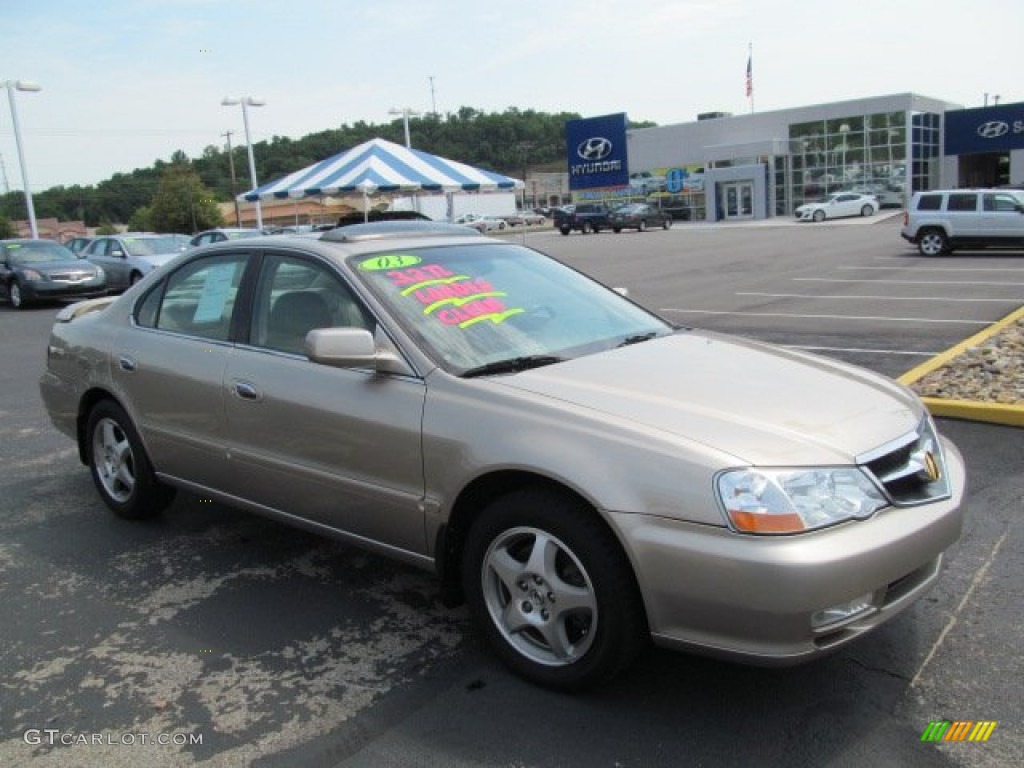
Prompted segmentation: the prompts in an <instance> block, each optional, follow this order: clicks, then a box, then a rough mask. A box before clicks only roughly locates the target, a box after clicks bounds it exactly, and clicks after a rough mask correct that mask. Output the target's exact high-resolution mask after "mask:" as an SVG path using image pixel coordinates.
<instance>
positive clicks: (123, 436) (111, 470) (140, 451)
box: [85, 400, 174, 520]
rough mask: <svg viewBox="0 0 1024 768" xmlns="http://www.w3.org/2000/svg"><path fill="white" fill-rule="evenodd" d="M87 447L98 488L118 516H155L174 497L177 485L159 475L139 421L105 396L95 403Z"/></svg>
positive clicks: (86, 442)
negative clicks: (138, 428)
mask: <svg viewBox="0 0 1024 768" xmlns="http://www.w3.org/2000/svg"><path fill="white" fill-rule="evenodd" d="M85 448H86V456H87V458H88V463H89V471H90V473H91V474H92V479H93V482H94V483H95V484H96V490H98V491H99V494H100V497H101V498H102V499H103V502H104V503H105V504H106V505H107V506H108V507H110V509H111V511H113V513H114V514H115V515H117V516H118V517H123V518H125V519H128V520H142V519H145V518H149V517H154V516H155V515H158V514H160V512H161V511H162V510H163V509H164V508H165V507H166V506H167V505H168V504H170V503H171V501H173V499H174V489H173V488H169V487H167V486H166V485H163V484H162V483H161V482H160V481H159V480H157V479H156V475H155V474H154V473H153V467H152V465H151V464H150V463H149V457H148V456H147V455H146V451H145V449H144V448H143V447H142V441H141V440H140V439H139V434H138V432H136V431H135V425H134V424H132V421H131V419H130V418H128V414H126V413H125V412H124V409H123V408H121V406H119V405H118V404H117V403H115V402H113V401H111V400H101V401H100V402H99V403H97V404H96V405H95V406H94V407H93V409H92V411H91V412H90V413H89V421H88V423H87V425H86V428H85Z"/></svg>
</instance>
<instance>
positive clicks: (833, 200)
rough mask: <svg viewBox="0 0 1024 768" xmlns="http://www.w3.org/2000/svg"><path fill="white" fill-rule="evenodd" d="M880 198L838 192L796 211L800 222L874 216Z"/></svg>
mask: <svg viewBox="0 0 1024 768" xmlns="http://www.w3.org/2000/svg"><path fill="white" fill-rule="evenodd" d="M879 207H880V206H879V204H878V198H877V197H875V196H874V195H864V194H861V193H859V192H836V193H835V194H832V195H829V196H828V197H827V198H825V199H824V200H822V201H820V202H817V203H806V204H804V205H801V206H800V207H799V208H797V209H796V218H797V220H798V221H824V220H825V219H839V218H843V217H844V216H874V215H875V214H876V213H878V209H879Z"/></svg>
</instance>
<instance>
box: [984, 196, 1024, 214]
mask: <svg viewBox="0 0 1024 768" xmlns="http://www.w3.org/2000/svg"><path fill="white" fill-rule="evenodd" d="M982 205H983V206H984V208H985V210H986V211H1000V212H1010V213H1016V212H1017V205H1018V203H1017V198H1015V197H1014V196H1013V195H1007V194H1002V193H987V194H985V195H983V197H982Z"/></svg>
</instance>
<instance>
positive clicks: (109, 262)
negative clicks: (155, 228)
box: [82, 232, 188, 291]
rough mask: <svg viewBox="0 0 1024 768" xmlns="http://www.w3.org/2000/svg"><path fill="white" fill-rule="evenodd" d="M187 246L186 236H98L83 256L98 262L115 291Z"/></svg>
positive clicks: (135, 281)
mask: <svg viewBox="0 0 1024 768" xmlns="http://www.w3.org/2000/svg"><path fill="white" fill-rule="evenodd" d="M186 248H188V237H187V236H186V235H153V234H148V233H138V234H137V233H130V232H129V233H125V234H123V235H114V236H109V237H97V238H96V239H95V240H93V241H92V242H91V243H89V245H87V246H86V247H85V250H83V251H82V256H83V257H85V258H86V259H88V260H89V261H91V262H92V263H93V264H98V265H100V266H101V267H103V269H104V270H105V271H106V273H107V281H108V286H109V288H110V289H111V290H112V291H123V290H124V289H125V288H127V287H128V286H131V285H135V283H137V282H139V280H141V279H142V278H143V277H145V276H146V275H147V274H149V273H150V272H152V271H153V270H154V269H155V268H156V267H158V266H160V265H161V264H166V263H167V262H168V261H170V260H171V259H173V258H174V257H175V256H179V255H181V253H182V252H183V251H184V250H185V249H186Z"/></svg>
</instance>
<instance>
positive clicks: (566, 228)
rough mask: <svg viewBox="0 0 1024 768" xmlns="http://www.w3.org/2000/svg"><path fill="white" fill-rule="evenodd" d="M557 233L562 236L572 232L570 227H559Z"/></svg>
mask: <svg viewBox="0 0 1024 768" xmlns="http://www.w3.org/2000/svg"><path fill="white" fill-rule="evenodd" d="M558 231H559V232H561V233H562V234H563V235H568V234H569V233H570V232H572V227H559V228H558Z"/></svg>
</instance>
